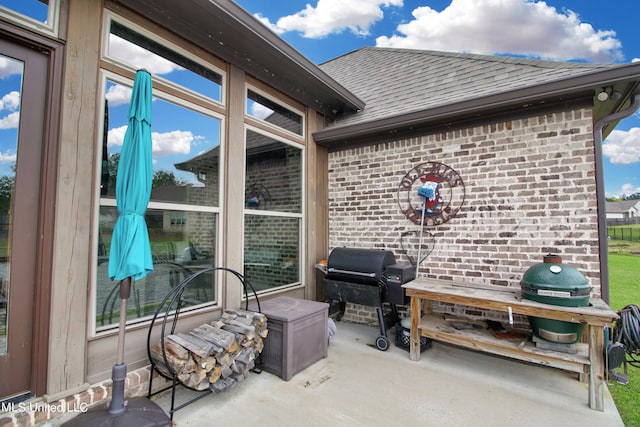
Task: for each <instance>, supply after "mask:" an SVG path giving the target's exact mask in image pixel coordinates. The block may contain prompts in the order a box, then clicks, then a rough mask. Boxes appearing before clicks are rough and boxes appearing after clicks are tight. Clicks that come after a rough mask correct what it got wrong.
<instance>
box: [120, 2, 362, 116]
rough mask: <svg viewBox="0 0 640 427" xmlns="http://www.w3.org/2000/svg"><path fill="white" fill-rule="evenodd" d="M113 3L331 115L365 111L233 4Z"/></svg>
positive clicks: (301, 56)
mask: <svg viewBox="0 0 640 427" xmlns="http://www.w3.org/2000/svg"><path fill="white" fill-rule="evenodd" d="M113 2H114V3H116V4H121V5H122V6H123V7H126V8H128V9H131V10H133V11H135V12H137V13H138V14H140V15H142V16H145V17H147V18H149V19H150V20H152V21H153V22H155V23H157V24H158V25H161V26H163V27H165V28H167V29H168V30H170V31H172V32H174V33H175V34H177V35H179V36H180V37H182V38H184V39H186V40H188V41H189V42H191V43H194V44H195V45H197V46H198V47H200V48H202V49H204V50H206V51H208V52H211V53H212V54H213V55H216V56H218V57H220V58H222V59H223V60H225V61H227V62H229V63H231V64H233V65H235V66H237V67H239V68H241V69H243V70H245V72H247V73H248V74H250V75H252V76H253V77H255V78H257V79H258V80H261V81H263V82H265V83H266V84H268V85H270V86H272V87H274V88H276V89H278V90H280V91H282V92H283V93H285V94H287V95H289V96H290V97H292V98H293V99H296V100H297V101H299V102H301V103H303V104H305V105H307V106H309V107H311V108H313V109H315V110H316V111H320V112H322V113H323V114H325V115H327V116H330V117H332V116H334V115H335V114H339V113H344V112H349V111H359V110H361V109H363V108H364V105H365V104H364V102H363V101H362V100H361V99H359V98H358V97H357V96H356V95H354V94H353V93H351V92H350V91H349V90H347V89H346V88H344V87H343V86H342V85H340V84H339V83H338V82H336V81H335V80H334V79H332V78H331V77H330V76H329V75H328V74H326V73H325V72H324V71H322V70H321V69H320V68H319V67H318V66H317V65H315V64H314V63H313V62H311V61H310V60H308V59H307V58H306V57H304V56H303V55H302V54H301V53H300V52H298V51H297V50H295V49H294V48H293V47H292V46H290V45H289V44H287V43H286V42H285V41H284V40H282V39H281V38H280V37H279V36H278V35H277V34H275V33H273V32H272V31H271V30H269V29H268V28H267V27H266V26H265V25H263V24H262V23H261V22H260V21H258V20H257V19H256V18H255V17H254V16H252V15H251V14H249V13H248V12H247V11H245V10H244V9H242V8H241V7H240V6H238V5H237V4H235V3H234V2H233V1H231V0H192V1H190V2H189V3H188V4H187V3H186V2H177V1H175V0H113ZM205 23H206V25H205Z"/></svg>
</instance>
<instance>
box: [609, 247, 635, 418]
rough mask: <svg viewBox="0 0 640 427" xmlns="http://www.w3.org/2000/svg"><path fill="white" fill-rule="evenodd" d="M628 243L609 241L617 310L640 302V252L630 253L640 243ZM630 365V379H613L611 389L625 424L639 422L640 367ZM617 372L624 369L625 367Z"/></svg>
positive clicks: (613, 302) (611, 284) (613, 300)
mask: <svg viewBox="0 0 640 427" xmlns="http://www.w3.org/2000/svg"><path fill="white" fill-rule="evenodd" d="M627 243H628V242H621V241H610V245H609V247H610V251H609V300H610V301H609V302H610V306H611V308H612V309H613V310H614V311H616V312H617V311H618V310H620V309H621V308H623V307H624V306H626V305H628V304H636V305H640V280H639V279H638V278H640V256H638V255H631V254H630V252H637V250H638V247H640V243H635V242H634V243H633V244H632V245H631V247H629V246H624V245H625V244H627ZM612 249H613V250H612ZM634 249H635V250H634ZM615 252H617V253H615ZM627 367H628V373H629V383H628V384H627V385H621V384H618V383H616V382H615V381H612V382H611V384H610V385H609V390H610V391H611V395H612V396H613V400H614V401H615V403H616V406H617V408H618V412H620V416H621V417H622V421H624V425H625V426H627V427H632V426H640V405H638V396H640V367H633V366H631V365H627ZM618 372H623V370H622V367H620V368H619V369H618Z"/></svg>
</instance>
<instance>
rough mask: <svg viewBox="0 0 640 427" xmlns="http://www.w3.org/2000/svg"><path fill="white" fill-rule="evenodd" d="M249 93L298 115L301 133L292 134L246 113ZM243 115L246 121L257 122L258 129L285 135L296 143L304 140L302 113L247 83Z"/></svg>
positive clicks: (304, 118) (304, 127)
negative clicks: (300, 121)
mask: <svg viewBox="0 0 640 427" xmlns="http://www.w3.org/2000/svg"><path fill="white" fill-rule="evenodd" d="M249 91H252V92H255V93H257V94H258V95H260V96H262V97H264V98H267V99H268V100H270V101H271V102H273V103H274V104H278V105H280V106H281V107H283V108H286V109H288V110H290V111H291V112H292V113H295V114H298V115H299V116H300V118H301V119H302V123H301V124H300V126H301V128H302V133H300V134H298V133H295V132H292V131H290V130H288V129H285V128H283V127H280V126H278V125H275V124H273V123H270V122H268V121H266V120H264V119H261V118H259V117H257V116H254V115H251V114H248V113H247V108H248V99H249ZM243 111H244V115H245V118H246V120H248V121H249V122H251V121H255V122H258V123H259V124H260V125H261V126H260V127H263V126H264V127H265V129H267V130H270V131H272V132H274V133H276V134H277V133H281V134H283V135H285V136H286V137H293V138H294V139H295V140H297V141H304V140H305V138H306V120H307V118H306V116H305V114H304V112H303V111H301V110H299V109H298V108H296V107H294V106H292V105H291V104H290V103H288V102H284V101H283V100H282V99H280V98H277V97H275V96H273V95H270V94H269V93H268V92H265V91H264V90H262V89H260V88H258V86H256V85H254V84H252V83H249V82H247V83H246V85H245V91H244V110H243Z"/></svg>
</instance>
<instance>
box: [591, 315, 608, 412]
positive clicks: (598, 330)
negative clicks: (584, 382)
mask: <svg viewBox="0 0 640 427" xmlns="http://www.w3.org/2000/svg"><path fill="white" fill-rule="evenodd" d="M587 332H588V334H589V359H590V360H591V365H590V366H589V407H590V408H591V409H595V410H598V411H604V387H605V381H604V379H605V372H604V370H605V367H604V328H603V327H602V326H592V325H587Z"/></svg>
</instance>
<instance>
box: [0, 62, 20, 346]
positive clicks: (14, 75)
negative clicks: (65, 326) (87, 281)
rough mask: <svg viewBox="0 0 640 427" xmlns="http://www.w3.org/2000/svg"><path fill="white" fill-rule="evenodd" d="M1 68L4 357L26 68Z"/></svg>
mask: <svg viewBox="0 0 640 427" xmlns="http://www.w3.org/2000/svg"><path fill="white" fill-rule="evenodd" d="M0 65H1V66H2V69H3V70H4V74H5V75H4V78H3V79H2V92H1V93H0V99H2V102H1V103H0V121H1V122H2V123H3V126H1V127H0V152H2V156H1V158H0V354H3V353H6V352H7V330H8V327H9V323H10V317H11V313H10V312H9V311H10V310H9V296H10V295H9V294H10V291H11V283H10V278H11V277H10V274H9V272H10V266H11V244H10V243H11V238H12V230H13V227H12V225H13V221H12V216H13V215H12V214H13V212H12V211H13V209H12V205H13V201H14V200H15V195H16V194H15V183H16V159H17V157H16V156H17V153H18V127H19V123H20V98H21V94H22V76H23V71H24V64H23V63H22V62H19V61H16V60H13V59H11V58H8V57H6V56H2V55H0ZM13 285H14V286H15V285H16V284H13ZM17 285H20V283H17Z"/></svg>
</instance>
